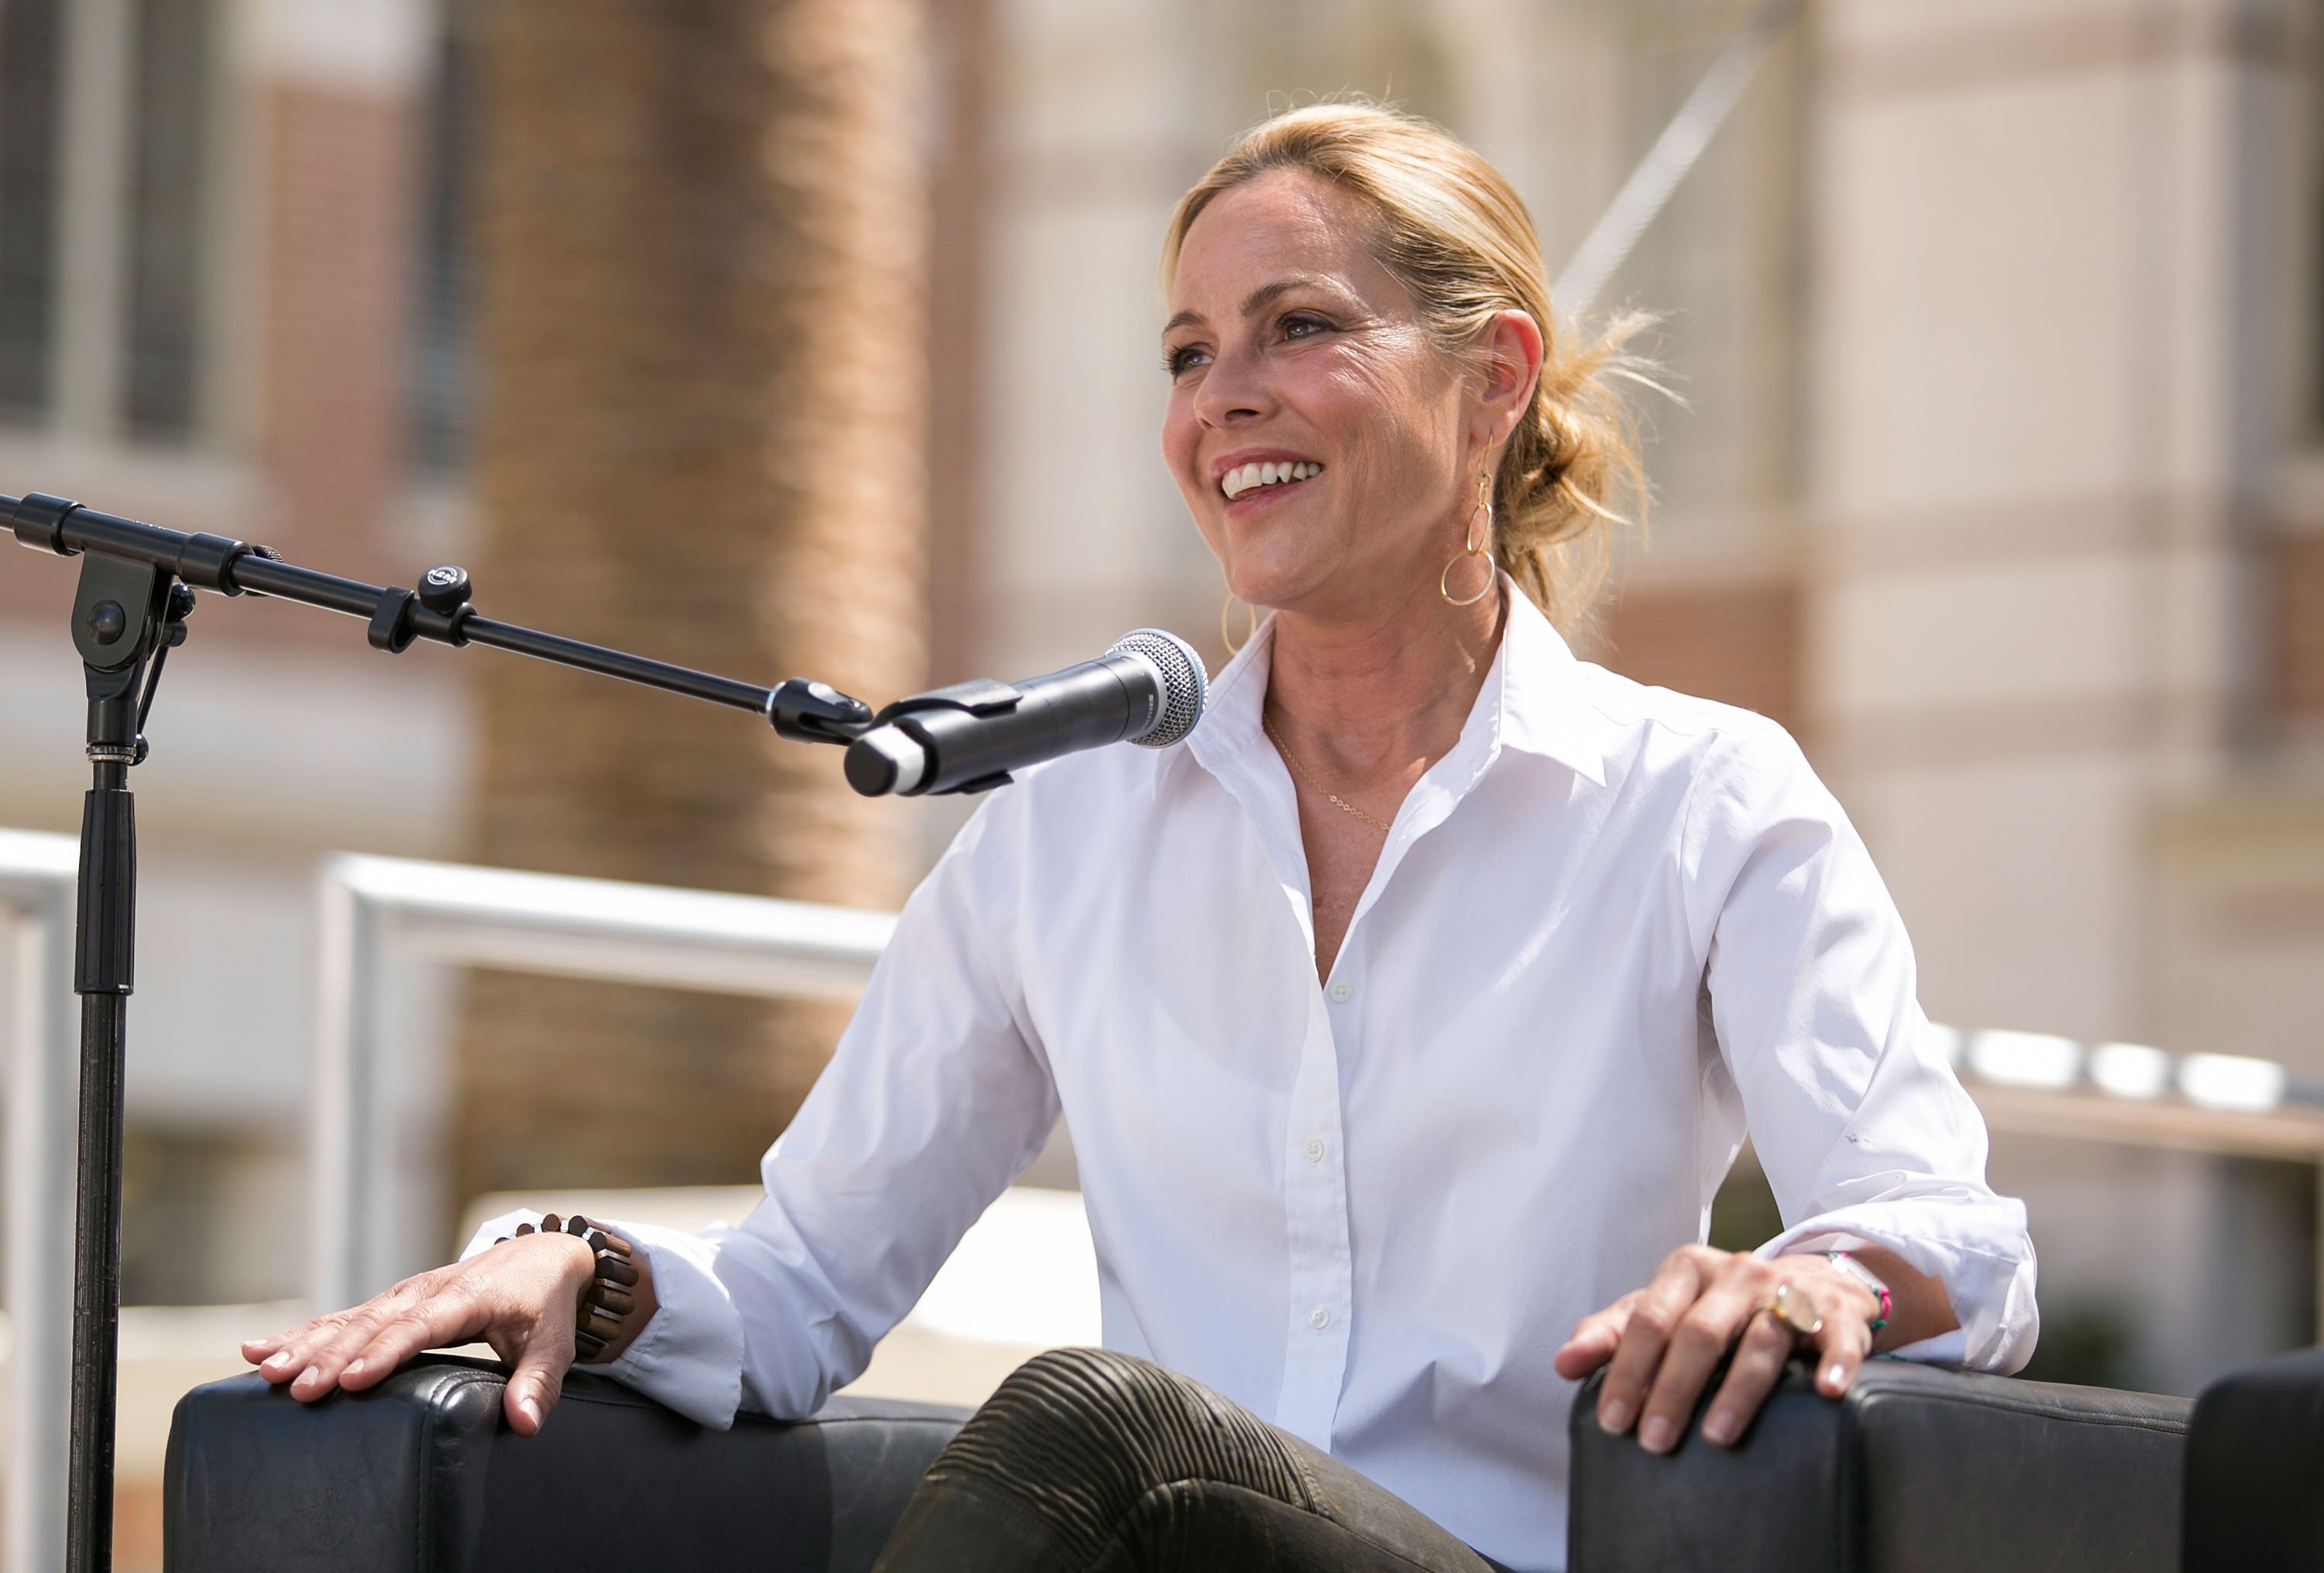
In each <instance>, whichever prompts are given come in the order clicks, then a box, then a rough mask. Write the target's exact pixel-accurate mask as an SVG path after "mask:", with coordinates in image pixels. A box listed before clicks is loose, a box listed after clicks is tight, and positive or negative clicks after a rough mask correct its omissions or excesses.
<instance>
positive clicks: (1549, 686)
mask: <svg viewBox="0 0 2324 1573" xmlns="http://www.w3.org/2000/svg"><path fill="white" fill-rule="evenodd" d="M1501 586H1502V594H1504V595H1505V596H1507V597H1508V619H1507V625H1506V626H1505V627H1504V628H1503V629H1502V631H1501V647H1500V649H1499V651H1498V652H1495V653H1494V656H1493V664H1492V666H1491V667H1490V669H1489V670H1488V671H1487V672H1486V673H1485V682H1484V686H1483V687H1482V688H1481V689H1479V690H1478V693H1477V703H1476V708H1474V709H1472V710H1471V712H1470V715H1469V720H1468V724H1467V725H1466V726H1463V727H1462V737H1463V739H1464V740H1465V739H1466V738H1468V737H1470V736H1473V735H1474V734H1476V733H1477V732H1478V731H1479V730H1480V725H1481V728H1482V730H1483V732H1484V735H1485V736H1486V737H1487V738H1489V739H1492V740H1493V742H1491V743H1489V744H1488V745H1487V746H1488V761H1489V758H1490V756H1491V754H1495V753H1498V752H1499V747H1508V748H1514V749H1517V750H1518V751H1519V752H1521V753H1526V754H1538V755H1540V756H1542V757H1543V758H1545V759H1552V760H1554V761H1556V762H1557V763H1560V764H1563V765H1564V766H1565V767H1566V768H1567V769H1569V770H1571V771H1572V772H1574V773H1576V774H1577V775H1581V776H1584V777H1586V778H1588V779H1589V781H1590V782H1591V783H1592V784H1594V785H1598V786H1604V785H1605V784H1606V752H1605V748H1604V746H1603V745H1602V744H1601V743H1600V741H1599V740H1598V739H1597V738H1596V736H1595V735H1594V728H1592V727H1591V725H1590V722H1591V709H1590V707H1589V704H1588V701H1587V699H1585V698H1584V696H1583V694H1582V662H1580V661H1579V660H1577V659H1576V658H1575V656H1574V654H1573V652H1572V649H1571V648H1570V647H1568V646H1567V644H1566V643H1565V641H1564V640H1563V638H1562V637H1560V636H1559V634H1558V632H1557V630H1556V629H1555V628H1554V627H1553V626H1551V625H1550V621H1549V619H1548V618H1547V617H1545V616H1544V615H1542V611H1541V608H1540V607H1538V606H1535V605H1534V604H1533V602H1532V601H1531V600H1529V599H1528V598H1527V597H1526V594H1525V592H1524V591H1523V590H1521V589H1519V588H1517V581H1516V580H1514V579H1512V578H1509V576H1508V574H1506V573H1504V574H1503V575H1502V576H1501ZM1274 651H1275V619H1274V618H1273V617H1272V616H1269V617H1268V619H1267V621H1266V622H1264V623H1261V624H1260V625H1259V630H1258V632H1256V633H1255V634H1252V635H1251V636H1250V639H1249V640H1247V641H1246V642H1245V643H1244V644H1243V647H1242V649H1241V650H1240V652H1238V653H1237V654H1236V655H1235V657H1234V659H1233V660H1231V661H1230V662H1227V664H1226V665H1225V666H1223V667H1222V668H1221V669H1220V670H1219V675H1218V676H1217V677H1216V678H1215V679H1213V680H1212V683H1211V689H1210V693H1209V696H1208V698H1207V699H1206V700H1205V702H1204V705H1203V719H1202V723H1201V725H1199V726H1196V727H1195V728H1194V735H1193V736H1191V737H1189V738H1188V739H1187V740H1186V746H1187V748H1188V749H1189V750H1190V751H1191V752H1192V753H1193V754H1194V758H1195V759H1196V760H1197V761H1198V762H1200V763H1201V764H1202V765H1203V768H1204V769H1206V770H1209V771H1210V772H1211V773H1213V774H1217V773H1220V772H1222V771H1223V770H1225V769H1226V768H1227V766H1229V765H1230V764H1231V763H1233V762H1234V761H1235V760H1237V759H1239V758H1240V757H1241V756H1242V754H1243V753H1244V752H1245V751H1246V750H1248V749H1249V748H1250V746H1251V745H1253V744H1255V743H1257V742H1258V741H1259V737H1260V736H1261V732H1260V726H1259V718H1260V711H1261V709H1262V707H1263V706H1264V705H1265V703H1266V699H1267V675H1268V667H1269V664H1270V662H1271V661H1272V658H1273V655H1274ZM1495 744H1498V746H1495ZM1456 746H1457V745H1456Z"/></svg>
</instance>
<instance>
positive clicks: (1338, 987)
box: [1332, 977, 1356, 1005]
mask: <svg viewBox="0 0 2324 1573" xmlns="http://www.w3.org/2000/svg"><path fill="white" fill-rule="evenodd" d="M1355 992H1356V991H1355V990H1354V989H1352V988H1351V987H1349V986H1348V980H1347V979H1346V978H1344V977H1343V978H1342V979H1340V981H1339V982H1337V983H1335V984H1333V985H1332V1003H1333V1004H1335V1005H1343V1004H1347V1003H1348V996H1349V995H1351V994H1354V993H1355Z"/></svg>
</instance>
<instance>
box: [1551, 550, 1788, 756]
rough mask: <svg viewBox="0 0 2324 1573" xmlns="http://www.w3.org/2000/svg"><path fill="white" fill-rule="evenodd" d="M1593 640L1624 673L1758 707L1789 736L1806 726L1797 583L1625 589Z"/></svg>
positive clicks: (1602, 659) (1608, 662)
mask: <svg viewBox="0 0 2324 1573" xmlns="http://www.w3.org/2000/svg"><path fill="white" fill-rule="evenodd" d="M1598 645H1599V648H1598V651H1597V659H1598V660H1600V662H1603V663H1604V664H1605V665H1607V666H1609V667H1610V668H1612V669H1613V670H1614V671H1618V672H1620V673H1622V675H1624V676H1625V677H1630V678H1635V679H1637V680H1638V681H1640V682H1643V683H1652V684H1655V686H1657V687H1660V688H1667V689H1677V690H1679V691H1680V692H1681V693H1688V694H1693V695H1696V696H1698V697H1699V698H1701V699H1717V700H1720V702H1722V703H1725V704H1729V705H1740V706H1742V707H1743V708H1745V709H1747V710H1757V711H1758V712H1759V713H1760V714H1761V715H1763V716H1770V717H1774V718H1775V720H1777V721H1780V722H1782V723H1783V724H1784V726H1786V727H1788V728H1790V729H1791V731H1792V732H1793V734H1794V736H1797V735H1798V734H1799V731H1800V729H1801V727H1802V726H1803V724H1804V720H1805V717H1803V714H1802V713H1801V705H1800V591H1799V588H1798V587H1797V586H1796V585H1793V584H1788V583H1779V584H1766V585H1717V586H1700V587H1690V588H1636V589H1631V590H1628V591H1625V592H1624V593H1623V594H1622V596H1621V597H1620V598H1619V599H1618V601H1617V602H1616V603H1615V604H1614V606H1613V608H1612V610H1611V611H1609V613H1608V614H1607V615H1605V616H1604V617H1603V618H1602V619H1601V620H1600V624H1599V639H1598Z"/></svg>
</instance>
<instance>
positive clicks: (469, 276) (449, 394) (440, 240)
mask: <svg viewBox="0 0 2324 1573" xmlns="http://www.w3.org/2000/svg"><path fill="white" fill-rule="evenodd" d="M474 75H475V60H474V55H473V52H472V46H471V45H470V44H469V42H468V41H467V39H466V36H465V35H464V33H463V32H462V30H461V27H460V25H459V23H458V22H457V17H455V18H447V22H446V24H445V27H444V32H443V34H442V37H441V38H440V39H439V41H438V45H437V51H436V73H435V79H434V81H433V82H432V83H431V84H430V86H429V97H428V102H427V106H426V113H427V120H426V123H425V125H424V126H423V128H422V129H423V135H424V138H425V143H424V146H423V148H422V156H423V159H424V162H423V163H422V165H421V177H420V179H421V183H420V192H419V197H420V212H419V215H418V217H419V223H418V225H417V226H416V227H415V228H416V232H417V235H418V238H419V243H420V254H419V256H418V257H417V258H416V259H415V266H414V268H413V270H412V271H413V282H414V285H415V288H414V291H413V300H412V313H411V338H410V351H409V356H408V358H407V360H406V363H405V364H406V365H407V366H408V368H409V370H408V379H409V385H408V387H407V389H406V419H407V421H408V429H409V432H410V437H409V441H410V458H411V463H412V466H413V467H414V468H416V469H418V470H419V471H420V473H422V474H423V475H444V474H448V473H450V472H453V471H456V470H457V469H459V468H461V467H462V466H463V465H464V464H465V463H466V458H467V430H468V421H469V418H470V416H471V414H472V412H473V409H474V403H475V400H474V392H473V390H474V388H475V357H474V353H473V350H472V347H471V343H470V337H471V324H472V322H473V319H474V314H475V244H474V241H473V238H472V229H473V216H474V209H475V200H474V199H475V129H476V125H475V121H476V116H475V102H474V98H473V94H474V90H475V85H474V80H473V79H474Z"/></svg>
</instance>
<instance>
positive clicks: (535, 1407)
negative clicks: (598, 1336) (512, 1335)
mask: <svg viewBox="0 0 2324 1573" xmlns="http://www.w3.org/2000/svg"><path fill="white" fill-rule="evenodd" d="M496 1347H497V1346H496ZM502 1354H503V1358H505V1357H506V1356H508V1355H510V1354H513V1355H514V1356H515V1360H514V1362H513V1364H514V1365H515V1369H514V1370H512V1371H511V1372H510V1373H509V1379H508V1387H507V1389H506V1390H505V1391H504V1392H503V1393H502V1394H501V1409H502V1411H503V1413H505V1414H506V1415H507V1416H508V1422H509V1424H510V1426H511V1427H512V1428H513V1429H514V1430H515V1431H516V1433H517V1435H519V1436H521V1437H530V1436H535V1435H538V1434H539V1430H540V1428H541V1424H542V1422H543V1421H545V1420H548V1419H549V1411H550V1410H552V1409H555V1408H556V1407H557V1401H558V1398H559V1397H560V1396H561V1395H562V1394H563V1393H564V1392H565V1373H566V1372H567V1370H568V1369H570V1368H571V1366H572V1365H573V1328H572V1327H571V1326H570V1325H569V1324H567V1323H564V1322H558V1321H546V1322H544V1323H543V1324H542V1325H541V1326H539V1327H538V1328H534V1329H533V1330H532V1332H531V1334H530V1337H527V1338H526V1339H525V1341H524V1344H523V1346H522V1347H521V1348H518V1349H514V1350H503V1351H502Z"/></svg>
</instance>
